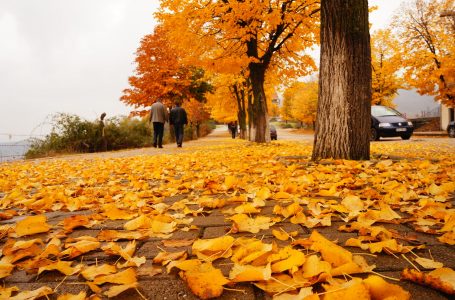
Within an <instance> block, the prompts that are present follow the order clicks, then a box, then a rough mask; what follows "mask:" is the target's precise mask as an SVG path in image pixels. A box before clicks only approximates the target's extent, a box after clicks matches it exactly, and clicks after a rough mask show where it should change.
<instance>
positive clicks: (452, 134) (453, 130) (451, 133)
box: [449, 126, 455, 138]
mask: <svg viewBox="0 0 455 300" xmlns="http://www.w3.org/2000/svg"><path fill="white" fill-rule="evenodd" d="M449 137H451V138H455V126H454V127H450V128H449Z"/></svg>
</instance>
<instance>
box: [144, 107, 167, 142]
mask: <svg viewBox="0 0 455 300" xmlns="http://www.w3.org/2000/svg"><path fill="white" fill-rule="evenodd" d="M167 117H168V116H167V109H166V107H165V106H164V104H163V103H161V99H157V100H156V101H155V103H153V104H152V107H151V108H150V120H149V122H151V123H153V147H155V148H156V147H158V148H163V134H164V123H165V122H166V121H167Z"/></svg>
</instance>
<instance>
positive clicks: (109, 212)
mask: <svg viewBox="0 0 455 300" xmlns="http://www.w3.org/2000/svg"><path fill="white" fill-rule="evenodd" d="M103 210H104V212H103V213H102V214H103V215H104V216H106V217H107V218H108V219H110V220H131V219H132V218H134V216H135V215H136V213H132V212H130V211H127V210H123V209H119V208H118V207H117V205H116V204H114V203H108V204H105V205H104V206H103Z"/></svg>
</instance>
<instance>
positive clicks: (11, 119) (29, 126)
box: [0, 0, 413, 141]
mask: <svg viewBox="0 0 455 300" xmlns="http://www.w3.org/2000/svg"><path fill="white" fill-rule="evenodd" d="M401 2H402V1H401V0H374V1H373V0H370V1H369V5H370V6H371V5H378V6H379V10H378V11H375V12H374V13H372V14H371V16H370V21H371V22H372V23H373V28H372V30H375V29H378V28H381V27H384V26H385V25H387V23H388V22H389V18H390V16H391V15H392V13H393V11H394V10H395V9H396V8H397V7H398V6H399V4H400V3H401ZM158 3H159V1H158V0H134V1H133V0H77V1H75V0H0V36H1V38H2V42H1V44H0V141H9V140H10V139H9V136H6V135H4V134H12V135H16V136H13V138H12V139H11V141H14V140H20V139H23V138H24V137H22V136H20V135H21V134H23V135H39V134H46V133H48V131H49V121H50V118H49V116H51V115H52V114H55V113H57V112H67V113H71V114H77V115H79V116H81V117H83V118H86V119H90V120H94V119H96V118H97V117H98V116H99V115H100V114H101V113H102V112H106V113H107V116H108V117H111V116H114V115H127V114H128V113H129V111H130V110H129V108H128V107H126V106H125V105H124V104H123V103H122V102H120V101H119V97H120V96H121V95H122V90H123V89H125V88H127V87H128V81H127V80H128V77H129V76H130V75H132V71H133V70H134V64H133V62H134V53H135V51H136V49H137V47H138V46H139V42H140V39H141V37H143V36H144V35H145V34H148V33H151V32H152V30H153V27H154V26H155V24H156V23H155V21H154V19H153V15H152V14H153V12H154V11H156V9H157V7H158ZM407 97H411V98H412V97H413V94H411V96H409V95H408V96H407Z"/></svg>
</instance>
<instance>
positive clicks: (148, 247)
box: [1, 130, 455, 300]
mask: <svg viewBox="0 0 455 300" xmlns="http://www.w3.org/2000/svg"><path fill="white" fill-rule="evenodd" d="M288 135H289V134H288ZM220 140H224V141H225V142H226V133H225V132H224V131H221V130H219V131H217V132H215V133H214V134H213V135H211V136H210V137H208V138H206V139H201V140H200V141H194V142H189V143H185V144H184V148H183V149H178V148H177V147H175V146H173V145H166V146H165V148H164V149H163V150H161V151H160V150H158V149H140V150H130V151H121V152H113V153H104V154H102V155H101V156H102V157H111V156H115V157H119V156H120V157H122V156H132V155H150V154H151V153H155V154H161V153H167V154H168V153H174V152H177V151H193V150H195V149H198V148H199V147H202V146H206V145H210V144H214V145H216V144H217V143H218V142H219V141H220ZM233 143H235V141H233ZM233 145H234V144H233ZM92 157H99V154H94V155H84V158H92ZM67 158H68V159H73V158H74V159H76V158H81V156H80V155H76V156H69V157H67ZM183 197H185V195H180V196H174V197H169V198H166V199H165V203H167V204H172V203H174V202H176V201H178V200H181V199H182V198H183ZM452 202H453V201H452ZM274 205H275V202H274V201H267V203H266V206H265V207H264V208H263V210H262V214H263V215H269V216H271V215H272V209H273V206H274ZM232 207H234V205H233V206H232ZM227 208H229V206H227V207H224V208H222V209H214V210H213V211H212V213H211V214H209V215H206V216H196V217H194V221H193V223H192V224H194V225H196V226H197V227H198V229H197V230H190V231H188V232H184V231H176V232H175V233H174V234H173V236H172V239H196V238H214V237H219V236H222V235H225V234H226V233H227V232H228V231H229V228H230V226H231V222H229V221H228V220H226V219H225V215H223V214H222V213H221V210H224V209H227ZM90 213H91V212H90V211H80V212H53V213H46V215H47V217H48V223H50V224H53V225H56V224H58V223H59V222H61V221H62V220H63V219H65V218H67V217H69V216H71V215H80V214H90ZM22 218H23V216H21V217H16V218H14V219H11V220H8V221H3V222H1V223H2V224H8V223H14V222H17V221H18V220H20V219H22ZM124 223H125V221H110V222H109V221H108V222H104V223H103V224H102V225H99V226H97V227H93V228H91V229H76V230H74V232H73V233H71V234H70V237H78V236H83V235H89V236H93V237H96V236H97V235H98V233H99V232H100V230H101V229H113V230H120V231H121V230H123V224H124ZM342 224H344V223H342V222H338V221H335V222H333V223H332V226H330V227H321V228H317V230H318V231H319V232H320V233H321V234H322V235H324V236H325V237H327V238H328V239H330V240H338V242H339V243H340V244H341V245H342V244H343V243H344V242H345V241H346V240H347V239H348V238H350V237H356V236H357V234H355V233H344V232H340V231H338V230H337V228H338V227H339V226H340V225H342ZM381 225H384V226H385V227H386V228H387V229H393V230H396V231H398V232H399V233H400V234H401V235H402V236H412V237H416V238H417V239H418V240H419V241H420V242H422V243H425V244H426V245H427V249H426V250H421V251H425V252H426V253H428V250H430V251H431V254H432V256H433V257H434V258H435V260H436V261H441V262H443V263H444V265H445V266H446V267H450V268H455V251H454V247H451V246H448V245H444V244H442V243H440V242H439V241H438V240H436V238H435V237H434V236H433V235H429V234H424V233H417V232H415V231H414V230H413V229H411V228H410V227H408V226H407V225H406V224H381ZM280 227H281V228H283V229H284V230H285V231H286V232H290V231H298V232H299V235H298V238H304V237H308V236H309V235H310V233H311V231H310V230H309V229H307V228H305V227H303V226H300V225H295V224H292V223H289V222H280V223H277V224H275V225H274V226H272V227H271V228H270V229H269V230H262V231H261V232H260V235H253V234H245V233H237V234H231V235H232V236H234V237H239V236H251V237H253V236H256V237H258V238H262V239H263V240H264V241H271V240H272V239H273V236H272V234H271V231H272V229H279V228H280ZM33 237H35V236H33ZM36 237H41V238H43V240H44V239H45V238H46V237H47V235H44V234H43V235H41V236H36ZM119 244H122V242H119ZM286 244H287V243H286ZM345 248H346V249H348V250H350V251H351V252H353V253H359V252H362V253H366V252H364V251H362V250H359V248H351V247H345ZM163 249H164V250H168V251H170V252H176V251H181V250H186V251H188V253H189V254H190V255H191V246H188V247H183V248H166V247H165V246H164V245H163V243H162V240H160V239H157V238H151V239H148V240H144V241H139V242H138V245H137V252H136V253H137V255H138V256H145V257H146V258H147V263H146V264H145V265H144V266H142V267H141V268H144V269H146V268H147V267H150V266H151V259H152V258H153V257H154V256H156V254H158V252H160V251H162V250H163ZM418 253H420V252H418ZM422 253H423V252H422ZM365 258H366V259H367V261H368V262H369V264H376V265H377V268H376V269H375V271H376V272H379V273H381V274H384V275H387V276H390V277H394V278H399V277H400V272H401V271H402V270H403V269H404V268H405V267H410V264H409V263H408V262H407V261H406V260H405V259H404V258H402V257H400V256H391V255H386V254H382V253H381V254H378V255H377V256H372V255H365ZM81 260H83V261H84V262H85V263H88V262H91V263H95V262H96V263H98V264H100V263H103V262H107V263H114V262H115V259H113V258H111V257H109V256H107V255H106V254H104V253H103V251H101V250H100V251H94V252H90V254H88V255H84V256H83V258H81ZM229 263H230V261H228V260H217V261H216V262H215V263H214V265H215V267H219V268H220V269H221V270H222V272H223V273H224V275H225V276H228V273H229V270H230V267H231V266H230V264H229ZM141 268H140V269H141ZM393 283H395V282H393ZM396 283H397V284H399V285H401V286H402V287H403V288H405V289H406V290H408V291H410V292H411V294H412V299H422V300H427V299H448V297H447V296H445V295H444V294H441V293H439V292H437V291H435V290H432V289H430V288H426V287H422V286H419V285H416V284H413V283H410V282H396ZM3 284H4V285H5V286H17V287H19V288H20V289H21V290H32V289H35V288H38V287H41V286H44V285H47V286H49V287H51V288H55V289H56V291H57V292H58V293H59V294H62V293H74V294H76V293H78V292H79V291H87V292H88V287H87V285H85V284H84V281H83V279H82V278H81V277H77V276H68V277H64V276H62V275H60V274H59V273H56V272H49V273H46V274H42V275H40V276H36V275H28V274H26V273H25V272H24V271H16V272H14V273H13V275H12V276H9V277H7V278H5V279H4V281H3ZM235 289H236V290H235V291H234V290H225V291H224V293H223V295H222V296H221V297H220V298H219V299H242V300H243V299H245V300H248V299H271V297H270V296H268V295H266V294H265V293H264V292H262V291H261V290H259V289H258V288H256V287H254V286H253V285H251V284H238V285H236V286H235ZM139 291H140V292H141V294H142V295H139V294H138V293H137V292H136V291H135V290H129V291H126V292H124V293H122V294H120V295H119V296H117V297H115V298H114V299H143V297H145V298H146V299H197V297H195V296H194V295H193V294H192V293H191V292H190V291H189V289H188V288H187V287H186V285H185V283H184V282H183V281H182V280H181V279H180V278H179V277H178V275H177V274H176V273H171V274H167V273H166V271H165V269H164V268H163V270H162V273H161V274H158V275H155V276H149V275H147V274H146V272H139ZM50 298H52V296H51V297H50Z"/></svg>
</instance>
